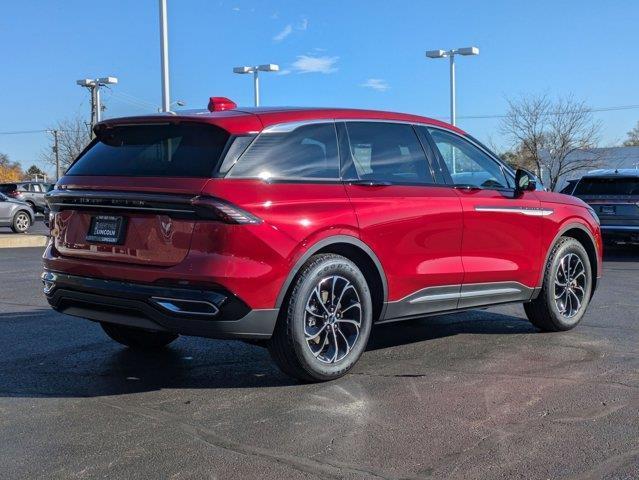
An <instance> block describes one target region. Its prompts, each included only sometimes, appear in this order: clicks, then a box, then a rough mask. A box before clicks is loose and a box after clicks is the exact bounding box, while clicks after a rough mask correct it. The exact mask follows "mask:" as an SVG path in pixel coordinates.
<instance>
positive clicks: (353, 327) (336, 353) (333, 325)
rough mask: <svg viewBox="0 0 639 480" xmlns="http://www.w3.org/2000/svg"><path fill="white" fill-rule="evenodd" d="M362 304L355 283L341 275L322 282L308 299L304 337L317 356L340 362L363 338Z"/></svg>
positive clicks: (325, 359) (328, 360)
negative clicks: (361, 331)
mask: <svg viewBox="0 0 639 480" xmlns="http://www.w3.org/2000/svg"><path fill="white" fill-rule="evenodd" d="M361 325H362V304H361V302H360V298H359V294H358V293H357V290H356V288H355V286H354V285H353V284H352V283H351V282H350V281H349V280H347V279H346V278H344V277H341V276H337V275H335V276H331V277H326V278H324V279H322V280H321V281H319V282H318V283H317V285H316V286H315V288H314V289H313V290H312V292H311V294H310V295H309V298H308V300H307V302H306V309H305V314H304V337H305V339H306V344H307V346H308V348H309V349H310V351H311V353H312V354H313V356H314V357H315V358H317V359H318V360H319V361H320V362H323V363H329V364H332V363H336V362H339V361H340V360H343V359H344V358H346V356H347V355H348V354H349V353H350V352H351V351H352V350H353V347H354V346H355V344H356V343H357V341H358V339H359V333H360V328H361Z"/></svg>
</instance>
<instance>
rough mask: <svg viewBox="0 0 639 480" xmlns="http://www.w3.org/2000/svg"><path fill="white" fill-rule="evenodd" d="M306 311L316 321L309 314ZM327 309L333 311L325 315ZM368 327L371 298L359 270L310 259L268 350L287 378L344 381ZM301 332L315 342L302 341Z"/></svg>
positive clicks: (337, 260)
mask: <svg viewBox="0 0 639 480" xmlns="http://www.w3.org/2000/svg"><path fill="white" fill-rule="evenodd" d="M333 279H336V280H333ZM349 285H350V286H349ZM316 287H317V288H318V292H319V293H318V294H316V293H315V289H316ZM329 289H332V292H331V291H329ZM337 292H340V293H337ZM324 293H326V298H325V299H323V295H324ZM338 297H339V298H338ZM340 298H341V300H340ZM338 300H339V301H338ZM357 300H359V301H357ZM346 303H348V306H345V305H346ZM356 304H358V305H359V307H357V305H356ZM309 305H310V307H309V308H310V309H311V310H312V311H313V312H319V313H322V315H316V314H313V313H311V312H309V310H307V306H309ZM331 306H333V307H336V308H335V310H334V311H333V313H332V314H331V315H328V314H327V313H326V312H328V311H331V310H332V308H331ZM358 308H359V309H360V310H359V311H358ZM307 312H309V313H307ZM342 312H343V313H342ZM346 312H348V313H346ZM358 320H359V326H358V327H357V321H358ZM371 324H372V302H371V294H370V290H369V288H368V284H367V283H366V279H365V278H364V275H362V272H361V271H360V270H359V268H357V266H356V265H355V264H354V263H353V262H351V261H350V260H349V259H347V258H346V257H343V256H341V255H335V254H331V253H328V254H320V255H314V256H313V257H311V258H310V259H309V261H308V262H306V264H305V265H304V266H303V267H302V268H301V269H300V272H299V273H298V274H297V277H296V278H295V280H294V282H293V285H292V290H291V292H290V294H289V295H288V296H287V299H286V300H285V302H284V304H283V305H282V310H281V311H280V317H279V319H278V321H277V324H276V326H275V331H274V333H273V337H272V338H271V340H270V341H269V344H268V349H269V352H270V353H271V356H272V357H273V360H274V361H275V363H276V364H277V366H278V367H279V368H280V370H282V372H284V373H285V374H287V375H289V376H291V377H294V378H297V379H298V380H301V381H304V382H322V381H328V380H333V379H336V378H339V377H341V376H343V375H345V374H346V372H348V371H349V370H350V369H351V368H352V367H353V365H355V363H356V362H357V360H359V358H360V356H361V355H362V353H363V352H364V350H365V349H366V344H367V343H368V337H369V336H370V331H371ZM307 329H311V332H310V334H311V335H315V336H316V337H315V339H312V340H308V341H307V338H306V335H307V333H308V330H307ZM322 329H324V330H322ZM317 332H320V333H317ZM349 339H350V341H352V344H350V343H349ZM329 340H330V342H331V344H329V343H328V341H329ZM318 352H319V353H318ZM331 352H332V353H331ZM342 354H343V356H341V355H342ZM329 357H330V358H329Z"/></svg>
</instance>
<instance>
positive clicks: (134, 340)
mask: <svg viewBox="0 0 639 480" xmlns="http://www.w3.org/2000/svg"><path fill="white" fill-rule="evenodd" d="M100 325H101V326H102V329H103V330H104V332H105V333H106V334H107V335H108V336H109V337H111V339H113V340H115V341H116V342H118V343H121V344H122V345H126V346H127V347H129V348H133V349H140V350H155V349H159V348H163V347H165V346H167V345H168V344H169V343H171V342H172V341H173V340H175V339H176V338H178V335H176V334H174V333H168V332H152V331H149V330H142V329H141V328H135V327H127V326H126V325H117V324H115V323H104V322H102V323H100Z"/></svg>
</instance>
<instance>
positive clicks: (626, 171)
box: [583, 168, 639, 178]
mask: <svg viewBox="0 0 639 480" xmlns="http://www.w3.org/2000/svg"><path fill="white" fill-rule="evenodd" d="M593 177H638V178H639V170H638V169H636V168H618V169H614V168H600V169H597V170H591V171H589V172H588V173H586V174H585V175H584V176H583V178H593Z"/></svg>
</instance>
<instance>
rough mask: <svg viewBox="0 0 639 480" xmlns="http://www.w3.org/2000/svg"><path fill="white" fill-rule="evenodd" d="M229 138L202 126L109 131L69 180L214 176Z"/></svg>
mask: <svg viewBox="0 0 639 480" xmlns="http://www.w3.org/2000/svg"><path fill="white" fill-rule="evenodd" d="M228 139H229V133H228V132H226V131H225V130H223V129H221V128H219V127H216V126H213V125H204V124H198V123H180V124H178V125H172V124H154V125H148V124H147V125H125V126H115V127H112V128H105V129H103V130H101V131H99V132H98V138H97V139H96V140H95V141H94V143H93V144H92V145H91V146H90V147H89V149H88V150H86V151H85V152H84V154H83V155H81V156H80V158H78V160H77V161H76V162H75V163H74V164H73V165H72V166H71V168H69V170H68V172H67V173H66V174H67V175H88V176H103V175H104V176H126V177H164V176H166V177H211V176H212V175H213V172H214V170H215V168H216V166H217V163H218V160H219V159H220V156H221V155H222V152H223V151H224V148H225V146H226V142H227V141H228Z"/></svg>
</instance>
